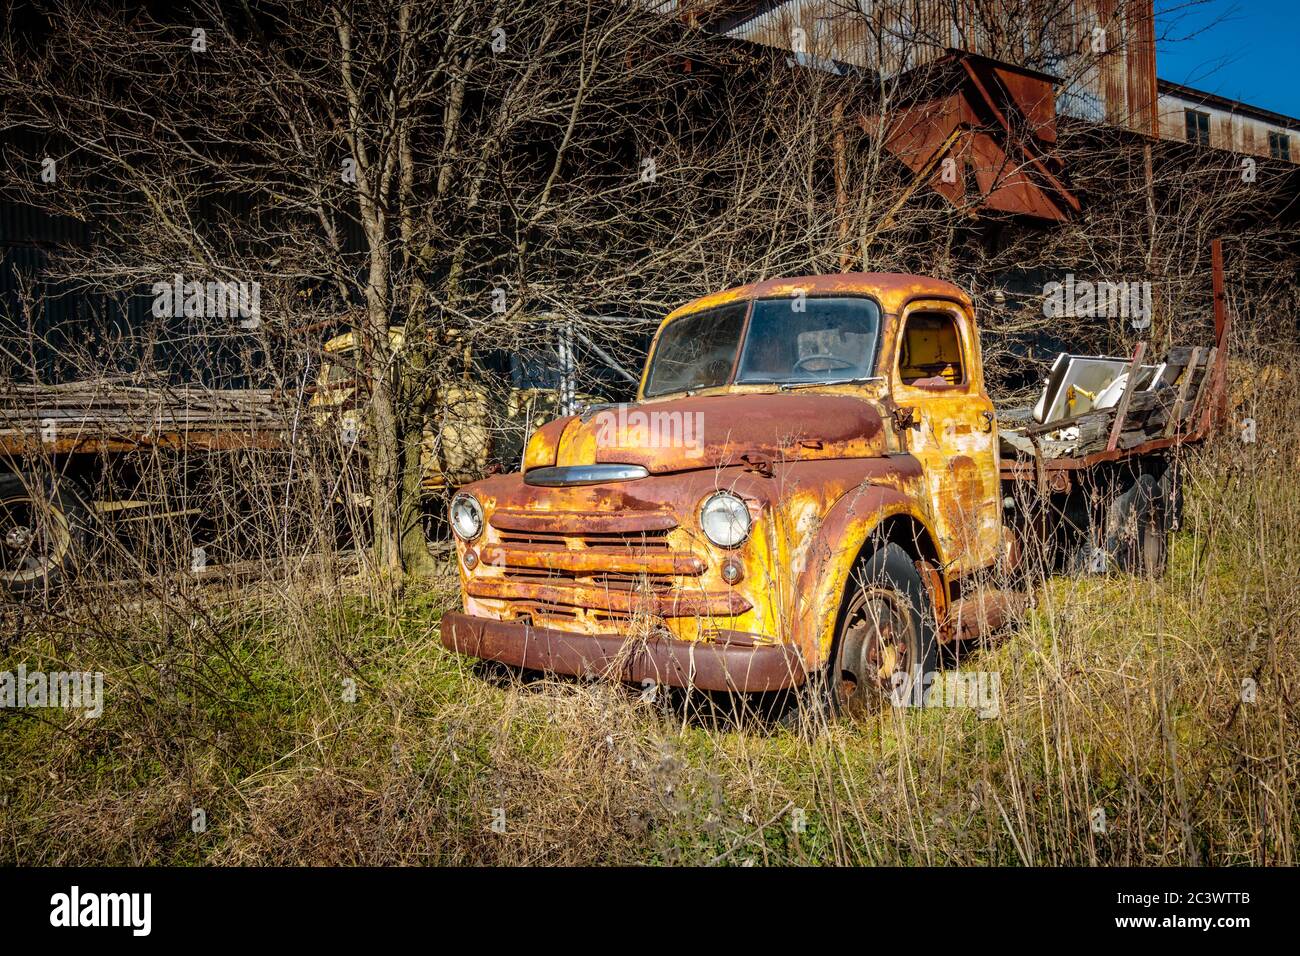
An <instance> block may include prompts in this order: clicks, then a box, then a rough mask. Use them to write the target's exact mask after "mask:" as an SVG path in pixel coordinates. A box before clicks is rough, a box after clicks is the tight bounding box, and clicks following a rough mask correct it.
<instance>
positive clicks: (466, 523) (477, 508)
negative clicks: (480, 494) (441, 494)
mask: <svg viewBox="0 0 1300 956" xmlns="http://www.w3.org/2000/svg"><path fill="white" fill-rule="evenodd" d="M451 530H452V531H455V532H456V537H458V538H460V539H461V540H462V541H473V540H474V539H475V538H477V537H478V536H479V535H480V534H482V533H483V506H482V505H481V504H479V503H478V499H477V498H475V497H474V496H473V495H470V494H464V493H462V494H459V495H457V496H456V497H454V498H452V499H451Z"/></svg>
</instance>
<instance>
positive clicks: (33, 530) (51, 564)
mask: <svg viewBox="0 0 1300 956" xmlns="http://www.w3.org/2000/svg"><path fill="white" fill-rule="evenodd" d="M89 518H90V511H89V509H88V508H87V507H86V504H85V502H84V501H83V500H82V497H81V495H79V494H78V493H77V492H76V491H75V489H73V488H72V487H71V485H70V483H69V482H67V481H61V482H52V481H49V480H43V479H40V478H36V477H35V476H32V475H18V474H12V473H9V474H0V590H4V591H6V592H7V593H8V594H9V595H10V596H11V597H13V598H15V599H18V600H27V599H32V598H36V597H42V596H48V595H49V594H50V593H51V592H52V591H55V590H57V589H58V588H59V587H61V586H62V585H64V584H66V583H67V582H69V581H70V580H71V579H72V577H73V575H74V574H75V573H76V569H77V564H78V561H79V560H80V559H81V558H82V557H83V556H84V555H85V553H86V545H87V541H88V538H89V535H88V524H89Z"/></svg>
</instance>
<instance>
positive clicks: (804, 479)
mask: <svg viewBox="0 0 1300 956" xmlns="http://www.w3.org/2000/svg"><path fill="white" fill-rule="evenodd" d="M1216 291H1217V286H1216ZM1219 298H1221V296H1219ZM1218 304H1219V299H1218V298H1216V306H1217V305H1218ZM1225 327H1226V323H1220V326H1219V328H1218V341H1217V343H1216V348H1205V349H1200V348H1196V349H1171V350H1170V353H1169V354H1168V355H1166V356H1165V358H1164V360H1163V361H1160V362H1152V363H1146V362H1144V361H1143V358H1144V352H1145V348H1146V346H1145V343H1139V345H1138V348H1137V350H1136V351H1135V353H1134V354H1133V355H1132V356H1125V357H1120V358H1110V357H1105V356H1100V357H1090V356H1062V358H1061V359H1060V360H1058V362H1057V364H1056V365H1055V366H1053V370H1052V376H1051V377H1050V378H1049V380H1048V382H1047V383H1046V387H1045V389H1044V399H1050V401H1046V402H1045V401H1044V400H1040V402H1039V406H1038V407H1036V408H1034V409H997V408H995V407H994V404H993V402H992V401H991V400H990V398H989V395H988V393H987V391H986V389H985V380H984V369H983V366H982V361H981V354H980V340H979V329H978V327H977V325H976V320H975V311H974V307H973V304H972V300H971V298H970V297H969V296H968V295H967V294H966V293H965V292H964V291H962V290H961V289H960V288H958V287H957V286H955V285H952V284H950V283H948V282H944V281H939V280H936V279H929V278H923V277H919V276H912V275H893V274H851V273H850V274H841V275H834V276H819V277H807V278H795V279H777V280H769V281H764V282H759V283H757V284H753V285H748V286H744V287H741V288H736V289H732V290H729V291H726V292H722V293H718V294H714V295H709V296H705V297H704V298H701V299H698V300H696V301H694V302H692V303H690V304H689V305H686V306H683V307H682V308H680V309H678V310H676V311H675V312H673V313H672V314H670V315H669V316H668V317H667V318H666V319H665V320H664V321H663V323H662V324H661V325H660V327H659V330H658V332H657V334H656V336H655V338H654V340H653V342H652V344H651V347H650V352H649V356H648V360H647V362H646V365H645V370H644V372H643V375H642V379H641V384H640V388H639V393H638V396H637V399H638V400H637V402H635V403H633V404H630V405H623V406H605V407H595V408H589V409H586V410H585V411H583V412H582V413H581V414H579V415H573V416H568V417H564V418H560V419H558V420H556V421H552V422H550V423H548V424H547V425H545V426H544V427H543V428H541V429H540V430H538V431H537V432H536V433H535V434H534V435H533V436H532V438H531V440H530V442H529V444H528V446H527V448H526V450H525V456H524V462H523V470H522V471H521V472H519V473H515V474H509V475H498V476H494V477H490V478H487V479H485V480H482V481H478V482H474V483H472V484H470V485H467V486H465V487H463V488H462V489H461V490H460V491H459V493H458V494H457V495H456V496H455V497H454V498H453V500H452V502H451V505H450V521H451V525H452V528H453V531H454V532H455V536H456V548H457V558H458V562H459V574H460V582H461V589H462V599H463V611H462V612H452V613H448V614H446V615H445V616H444V618H443V620H442V624H441V638H442V643H443V644H444V645H445V646H446V647H447V648H449V649H452V650H455V651H458V652H460V653H462V654H465V655H467V656H469V657H473V658H481V659H487V660H492V661H497V662H501V663H504V664H506V665H511V666H515V667H520V668H524V669H532V670H541V671H549V672H553V673H557V674H566V675H585V676H603V677H608V678H612V679H616V680H621V681H625V682H628V683H634V684H635V683H641V684H645V683H646V682H651V681H652V682H655V683H657V684H661V685H669V686H677V687H692V688H698V689H703V690H710V691H743V692H751V691H782V690H785V691H787V692H789V691H790V690H792V689H796V688H801V689H800V690H799V691H798V693H797V694H795V695H794V696H796V697H802V698H803V699H807V697H806V696H805V695H809V694H811V695H812V696H813V697H814V698H815V699H816V700H818V701H820V702H822V703H823V704H826V705H829V706H831V707H833V708H835V709H837V710H841V709H846V708H848V709H851V708H854V707H856V706H859V705H861V706H871V705H872V704H873V703H875V702H878V701H879V700H881V699H883V698H884V697H885V696H887V695H889V694H893V693H896V692H897V691H898V688H899V686H900V682H903V683H904V684H908V683H910V682H913V681H915V680H916V679H917V677H919V676H920V675H923V674H928V673H933V671H934V669H935V668H936V667H938V666H939V664H938V661H939V659H940V658H939V654H940V650H941V648H942V647H943V646H944V645H946V644H951V643H952V642H960V641H962V640H963V639H967V638H971V637H974V636H976V635H979V634H981V633H983V632H985V631H987V630H989V629H991V628H995V627H997V626H999V625H1000V624H1001V623H1002V622H1003V621H1004V620H1006V619H1007V618H1008V616H1009V615H1011V614H1013V613H1014V610H1015V608H1016V607H1017V605H1018V602H1019V599H1020V596H1021V594H1022V593H1023V591H1024V588H1025V580H1026V578H1027V575H1025V574H1024V568H1025V564H1026V560H1027V559H1026V555H1027V553H1029V552H1030V550H1031V547H1030V546H1031V545H1039V544H1043V543H1048V544H1051V545H1052V548H1051V549H1048V550H1051V551H1052V552H1053V553H1054V554H1058V555H1059V556H1060V558H1059V560H1058V561H1056V567H1058V568H1059V567H1062V566H1064V567H1070V568H1074V569H1076V570H1100V571H1109V572H1114V571H1129V572H1143V573H1149V574H1159V573H1160V572H1161V571H1162V570H1163V564H1164V553H1165V546H1166V537H1167V533H1168V531H1169V529H1170V527H1171V526H1173V525H1174V524H1175V523H1176V521H1177V514H1178V508H1177V502H1176V494H1177V486H1178V482H1177V475H1176V469H1177V462H1178V459H1179V456H1178V454H1177V452H1178V449H1179V448H1180V447H1182V446H1184V445H1186V444H1187V443H1188V442H1191V441H1196V440H1198V439H1200V438H1202V437H1204V435H1205V434H1206V432H1207V430H1208V428H1209V427H1210V423H1211V418H1212V412H1213V405H1214V402H1215V395H1216V394H1217V393H1218V392H1219V391H1221V387H1222V375H1223V368H1224V359H1225V356H1224V351H1223V346H1224V343H1225V341H1226V339H1225V331H1226V328H1225ZM1084 372H1086V373H1087V374H1083V373H1084ZM1103 393H1104V394H1106V395H1109V396H1111V397H1110V398H1109V399H1105V398H1103ZM1044 405H1047V406H1050V407H1046V408H1045V407H1044ZM1033 553H1034V554H1041V553H1043V549H1041V548H1035V549H1033Z"/></svg>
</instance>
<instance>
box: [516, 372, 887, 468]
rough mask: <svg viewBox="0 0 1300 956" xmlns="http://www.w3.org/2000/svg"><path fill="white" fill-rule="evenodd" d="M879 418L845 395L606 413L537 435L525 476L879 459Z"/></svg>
mask: <svg viewBox="0 0 1300 956" xmlns="http://www.w3.org/2000/svg"><path fill="white" fill-rule="evenodd" d="M885 451H886V449H885V432H884V427H883V423H882V420H881V416H880V413H879V412H878V411H877V410H876V408H875V407H874V406H873V405H872V404H871V403H870V402H868V401H866V400H864V399H860V398H855V397H853V396H848V395H825V394H814V393H809V392H790V393H782V394H776V395H772V394H753V393H750V394H740V395H711V396H699V397H695V398H678V399H670V400H667V401H657V402H639V403H634V404H623V405H606V406H601V407H597V408H592V409H590V410H588V411H587V412H585V413H584V414H583V415H581V416H570V417H568V418H562V419H559V420H557V421H554V422H551V423H550V424H548V425H546V426H545V427H543V428H541V429H539V430H538V431H537V432H536V433H535V434H534V435H533V437H532V439H531V440H530V441H529V446H528V452H527V455H526V456H525V470H526V471H527V470H531V469H532V468H539V467H550V466H552V465H559V466H568V465H591V464H627V465H641V466H643V467H644V468H645V469H646V470H647V471H649V472H650V473H651V474H666V473H670V472H677V471H689V470H693V469H698V468H719V467H727V466H729V465H739V464H744V463H746V461H748V462H749V463H755V462H758V461H761V460H764V459H765V460H766V461H768V462H770V463H777V462H782V461H810V460H821V459H831V458H872V457H876V456H879V455H882V454H884V453H885Z"/></svg>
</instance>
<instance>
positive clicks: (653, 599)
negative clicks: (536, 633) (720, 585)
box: [468, 510, 749, 629]
mask: <svg viewBox="0 0 1300 956" xmlns="http://www.w3.org/2000/svg"><path fill="white" fill-rule="evenodd" d="M489 524H490V525H491V527H492V530H493V532H494V533H493V535H492V536H490V537H489V538H487V539H485V541H484V543H483V545H482V548H481V550H480V554H479V557H480V560H481V562H482V566H483V568H484V571H483V572H482V573H480V574H476V575H474V576H473V577H472V578H471V580H470V582H469V585H468V591H469V594H470V595H472V596H474V597H480V598H488V599H493V600H498V601H503V602H505V603H506V604H507V606H508V607H509V609H510V613H512V614H514V615H515V616H520V617H522V616H525V615H527V616H529V617H533V616H536V617H538V618H544V619H547V620H549V621H552V622H556V623H563V622H568V623H572V622H574V621H575V620H578V619H581V618H582V617H584V616H585V617H586V618H587V619H588V620H589V621H590V622H591V623H593V624H606V625H608V626H609V628H610V629H616V628H617V627H618V626H619V625H620V624H622V623H625V622H626V621H627V620H629V619H631V618H632V617H634V616H642V617H649V618H651V619H654V618H662V617H685V616H693V615H696V614H701V613H705V614H718V613H725V614H735V613H739V612H740V611H743V610H747V609H748V607H749V604H748V602H745V601H744V600H743V599H742V598H740V597H739V596H737V595H735V594H734V593H726V594H717V595H711V594H706V593H704V592H703V591H702V590H701V587H700V585H699V584H698V583H695V582H696V579H698V578H699V577H700V576H701V575H703V574H704V572H705V570H706V568H707V562H706V561H705V559H704V558H703V557H701V556H700V555H697V554H695V553H694V552H693V551H691V550H689V549H683V548H681V547H680V545H675V544H674V542H673V541H672V540H671V539H672V532H673V531H674V530H675V529H676V527H677V522H676V520H675V519H674V518H673V517H672V516H671V515H670V514H667V513H666V512H662V511H648V512H615V513H592V512H554V511H510V510H502V511H498V512H496V513H495V514H493V515H492V516H491V518H490V519H489ZM489 569H495V570H489Z"/></svg>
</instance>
